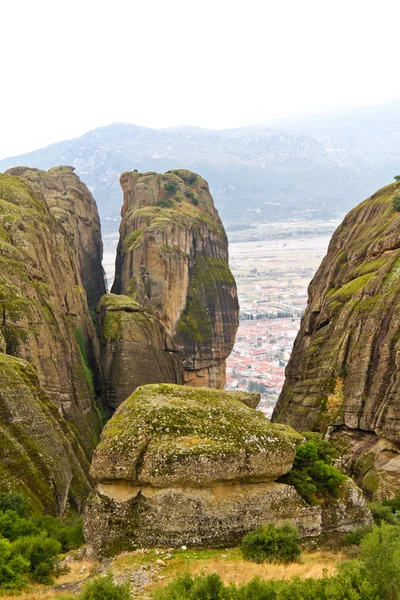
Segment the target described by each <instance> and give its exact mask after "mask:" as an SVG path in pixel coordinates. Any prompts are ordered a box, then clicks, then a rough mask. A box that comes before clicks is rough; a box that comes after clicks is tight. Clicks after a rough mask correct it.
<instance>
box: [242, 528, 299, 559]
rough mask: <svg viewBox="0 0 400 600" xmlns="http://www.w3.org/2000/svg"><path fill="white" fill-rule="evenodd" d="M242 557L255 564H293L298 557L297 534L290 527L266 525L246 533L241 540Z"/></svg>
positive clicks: (294, 529) (295, 530)
mask: <svg viewBox="0 0 400 600" xmlns="http://www.w3.org/2000/svg"><path fill="white" fill-rule="evenodd" d="M241 550H242V554H243V557H244V558H245V559H246V560H250V561H252V562H256V563H259V564H260V563H263V562H282V563H289V562H294V561H295V560H297V558H298V557H299V556H300V553H301V550H300V546H299V533H298V531H297V529H296V528H295V527H293V526H292V525H283V526H282V527H275V525H272V524H270V525H266V526H264V527H258V528H257V529H255V530H254V531H251V532H250V533H248V534H247V535H246V536H245V537H244V538H243V540H242V545H241Z"/></svg>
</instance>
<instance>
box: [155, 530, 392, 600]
mask: <svg viewBox="0 0 400 600" xmlns="http://www.w3.org/2000/svg"><path fill="white" fill-rule="evenodd" d="M399 557H400V527H396V526H393V525H388V524H383V525H382V526H380V527H379V526H374V527H373V528H372V530H371V531H370V532H369V533H368V534H367V535H366V536H365V537H364V539H363V540H362V541H361V544H360V549H359V554H358V557H357V558H356V559H354V560H349V561H343V562H342V563H340V564H339V567H338V571H337V574H335V575H333V576H331V577H328V576H327V575H324V576H323V577H322V578H320V579H300V578H298V577H294V578H292V579H291V580H289V581H285V580H272V579H269V580H262V579H260V578H256V579H253V580H251V581H250V582H249V583H247V584H245V585H241V586H236V585H235V584H229V585H224V583H223V581H222V580H221V578H220V576H219V575H217V574H216V573H213V574H211V575H197V576H191V575H190V574H184V575H181V576H179V577H177V578H176V579H175V580H173V581H172V582H171V583H170V584H168V585H167V586H165V587H164V588H162V589H160V590H157V591H156V592H155V593H154V594H153V598H154V599H155V600H328V599H329V600H399V598H400V560H399Z"/></svg>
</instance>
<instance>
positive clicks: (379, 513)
mask: <svg viewBox="0 0 400 600" xmlns="http://www.w3.org/2000/svg"><path fill="white" fill-rule="evenodd" d="M368 508H369V510H370V511H371V513H372V516H373V517H374V521H375V523H376V524H377V525H381V524H382V523H389V524H390V525H400V520H399V519H398V518H397V516H396V515H395V514H394V513H393V511H392V509H391V507H390V506H383V505H382V504H380V503H379V502H369V503H368Z"/></svg>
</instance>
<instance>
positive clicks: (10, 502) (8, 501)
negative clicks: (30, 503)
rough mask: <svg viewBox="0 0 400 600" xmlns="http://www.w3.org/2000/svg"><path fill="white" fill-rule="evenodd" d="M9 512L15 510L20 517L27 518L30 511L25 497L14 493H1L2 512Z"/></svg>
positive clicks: (0, 510)
mask: <svg viewBox="0 0 400 600" xmlns="http://www.w3.org/2000/svg"><path fill="white" fill-rule="evenodd" d="M7 510H13V511H14V512H16V513H17V514H18V516H19V517H26V516H27V514H28V511H27V508H26V504H25V499H24V497H23V496H22V495H21V494H14V493H13V492H0V512H6V511H7Z"/></svg>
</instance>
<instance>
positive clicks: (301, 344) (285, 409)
mask: <svg viewBox="0 0 400 600" xmlns="http://www.w3.org/2000/svg"><path fill="white" fill-rule="evenodd" d="M398 193H400V184H399V183H396V184H392V185H389V186H387V187H385V188H383V189H382V190H380V191H379V192H377V193H376V194H375V195H374V196H372V197H371V198H369V199H368V200H365V202H363V203H362V204H360V205H359V206H357V207H356V208H355V209H354V210H352V211H351V212H350V213H349V214H348V215H347V216H346V218H345V219H344V221H343V223H342V225H341V226H340V227H339V228H338V229H337V230H336V232H335V234H334V236H333V238H332V241H331V243H330V246H329V250H328V254H327V256H326V257H325V259H324V260H323V262H322V264H321V266H320V268H319V270H318V272H317V274H316V275H315V277H314V279H313V281H312V282H311V284H310V287H309V302H308V307H307V310H306V313H305V315H304V317H303V319H302V323H301V328H300V332H299V334H298V336H297V339H296V341H295V345H294V349H293V353H292V356H291V359H290V361H289V364H288V366H287V369H286V381H285V385H284V388H283V390H282V393H281V396H280V398H279V401H278V404H277V406H276V409H275V411H274V414H273V420H274V421H279V422H283V423H287V424H290V425H292V426H293V427H295V428H296V429H300V430H302V431H305V430H312V429H313V430H322V431H325V430H326V429H327V428H328V427H329V426H333V427H334V429H335V434H334V436H333V437H335V438H336V439H338V438H341V441H342V443H343V444H344V446H345V447H346V452H347V458H346V462H347V466H348V469H349V471H350V472H352V473H353V474H355V475H356V477H357V478H358V480H359V481H360V483H361V484H362V485H363V487H364V489H366V490H367V491H368V492H369V494H370V495H375V496H380V495H382V494H383V495H395V494H396V493H399V492H400V477H399V476H400V461H399V460H398V458H399V457H398V455H399V452H400V445H399V441H400V437H399V436H400V336H399V332H400V295H399V285H400V213H398V212H395V211H394V210H393V208H392V199H393V197H394V196H395V195H396V194H398ZM360 432H361V444H360V435H359V433H360ZM363 432H369V433H368V434H367V433H366V434H365V436H363ZM367 437H368V440H369V441H368V444H366V445H365V443H364V442H366V439H367ZM363 440H364V442H363ZM366 446H368V448H369V451H368V456H369V458H368V460H367V461H365V460H364V463H363V464H362V465H361V464H360V461H359V459H361V456H362V452H361V451H360V448H362V447H364V450H365V448H366ZM385 453H386V460H385ZM389 455H390V456H389ZM396 456H397V459H396ZM378 457H380V458H379V460H378V462H376V460H377V458H378ZM385 464H386V467H387V466H388V465H389V468H388V469H386V468H385ZM393 474H395V476H394V478H393ZM390 481H391V482H392V483H390ZM393 481H396V483H393Z"/></svg>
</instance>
